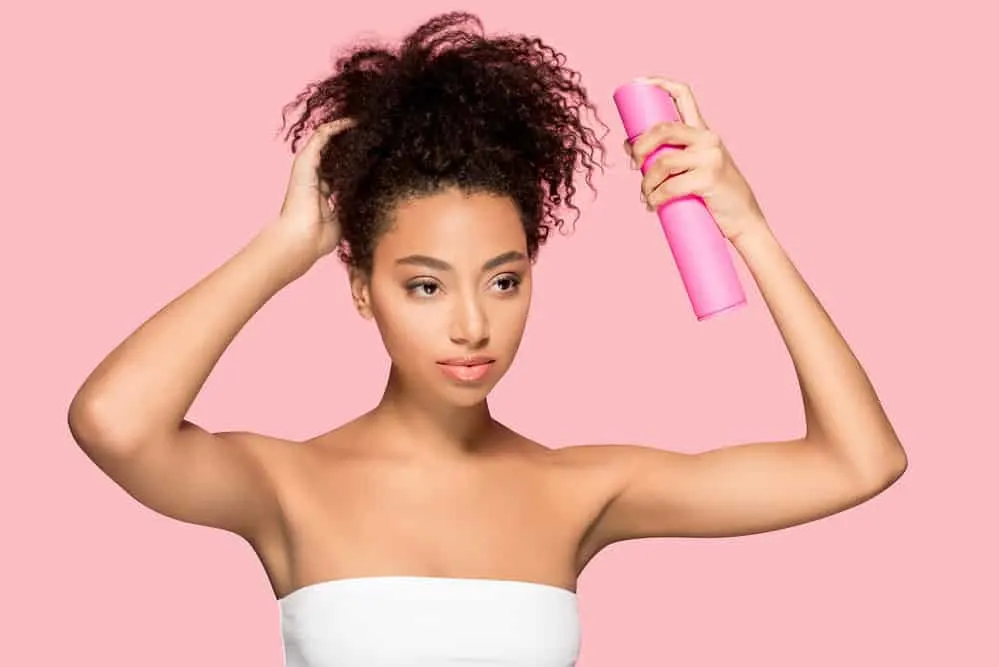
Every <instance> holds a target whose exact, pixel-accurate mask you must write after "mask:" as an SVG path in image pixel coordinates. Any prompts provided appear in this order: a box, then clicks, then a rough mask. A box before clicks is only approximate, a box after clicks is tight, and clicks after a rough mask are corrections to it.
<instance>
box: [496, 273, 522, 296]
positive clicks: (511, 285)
mask: <svg viewBox="0 0 999 667" xmlns="http://www.w3.org/2000/svg"><path fill="white" fill-rule="evenodd" d="M520 283H521V279H520V276H518V275H516V274H513V273H507V274H504V275H502V276H499V277H498V278H496V280H494V281H493V285H495V286H496V287H497V288H498V289H499V291H500V292H514V291H516V289H517V287H518V286H520Z"/></svg>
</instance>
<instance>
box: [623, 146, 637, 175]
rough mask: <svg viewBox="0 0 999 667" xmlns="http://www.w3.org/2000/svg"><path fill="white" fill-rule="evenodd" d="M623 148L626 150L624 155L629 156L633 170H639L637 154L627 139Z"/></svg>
mask: <svg viewBox="0 0 999 667" xmlns="http://www.w3.org/2000/svg"><path fill="white" fill-rule="evenodd" d="M621 146H622V148H624V154H625V155H627V156H628V160H630V161H631V168H632V169H638V162H637V161H636V160H635V152H634V150H633V149H632V146H631V142H630V141H628V140H627V139H625V140H624V142H622V144H621Z"/></svg>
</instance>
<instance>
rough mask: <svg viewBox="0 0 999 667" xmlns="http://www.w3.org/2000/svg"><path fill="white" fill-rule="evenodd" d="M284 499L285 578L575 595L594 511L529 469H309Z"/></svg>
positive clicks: (509, 465) (548, 473) (537, 468)
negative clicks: (532, 586)
mask: <svg viewBox="0 0 999 667" xmlns="http://www.w3.org/2000/svg"><path fill="white" fill-rule="evenodd" d="M294 477H295V481H294V484H293V485H289V486H288V487H287V488H286V489H285V490H284V491H283V493H282V496H283V502H282V505H283V510H284V515H285V518H284V522H285V531H284V532H285V546H286V554H287V563H288V567H287V570H288V572H289V575H288V576H289V578H290V579H292V580H294V581H295V582H296V583H297V584H299V585H300V584H301V583H306V582H308V581H313V580H325V579H332V578H340V577H356V576H372V575H383V574H410V575H422V576H438V577H470V576H471V577H500V578H514V579H528V580H534V581H546V582H550V583H555V584H558V585H564V586H568V587H574V584H575V576H576V574H577V573H576V571H575V562H576V557H577V551H578V546H579V543H580V539H581V537H582V535H583V534H584V533H585V531H586V529H587V526H588V525H589V521H590V520H591V519H592V515H593V514H594V513H595V511H596V508H589V507H587V506H586V503H585V502H584V501H582V500H581V498H582V496H581V495H580V494H579V493H578V492H576V491H575V490H574V488H573V486H572V485H571V484H569V483H568V480H566V479H565V477H564V476H563V475H560V474H559V471H558V469H557V468H553V467H550V466H544V465H537V464H532V463H529V462H503V463H495V464H480V465H477V466H472V465H465V466H462V465H455V466H440V465H438V466H421V465H414V464H411V463H409V464H406V463H399V462H384V461H381V462H372V461H350V462H341V463H340V464H339V465H335V466H333V465H331V466H329V467H325V468H324V467H319V466H313V467H305V468H302V469H301V470H300V471H299V472H298V473H297V474H296V475H295V476H294Z"/></svg>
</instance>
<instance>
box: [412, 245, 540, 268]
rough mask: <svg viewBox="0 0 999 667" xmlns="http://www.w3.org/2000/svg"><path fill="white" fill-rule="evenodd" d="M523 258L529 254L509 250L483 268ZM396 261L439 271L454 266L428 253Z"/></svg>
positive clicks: (494, 266)
mask: <svg viewBox="0 0 999 667" xmlns="http://www.w3.org/2000/svg"><path fill="white" fill-rule="evenodd" d="M522 259H527V256H526V255H525V254H524V253H522V252H520V251H519V250H509V251H507V252H505V253H503V254H501V255H496V256H495V257H493V258H492V259H490V260H489V261H487V262H486V263H485V264H483V265H482V270H483V271H489V270H490V269H495V268H496V267H498V266H502V265H504V264H509V263H510V262H517V261H520V260H522ZM395 263H396V264H409V265H415V266H425V267H428V268H431V269H437V270H438V271H450V270H452V269H453V268H454V267H453V266H451V265H450V264H448V263H447V262H445V261H444V260H443V259H437V258H436V257H429V256H427V255H408V256H406V257H402V258H400V259H397V260H396V262H395Z"/></svg>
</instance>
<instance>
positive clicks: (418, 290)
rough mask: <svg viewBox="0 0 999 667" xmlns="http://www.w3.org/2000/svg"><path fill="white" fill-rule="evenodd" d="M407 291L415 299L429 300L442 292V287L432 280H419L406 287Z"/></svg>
mask: <svg viewBox="0 0 999 667" xmlns="http://www.w3.org/2000/svg"><path fill="white" fill-rule="evenodd" d="M406 291H407V292H409V293H410V294H412V295H413V296H415V297H419V298H427V297H431V296H434V295H435V294H437V292H438V291H440V285H438V284H437V283H436V282H434V281H432V280H418V281H415V282H412V283H410V284H409V285H407V286H406Z"/></svg>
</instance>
